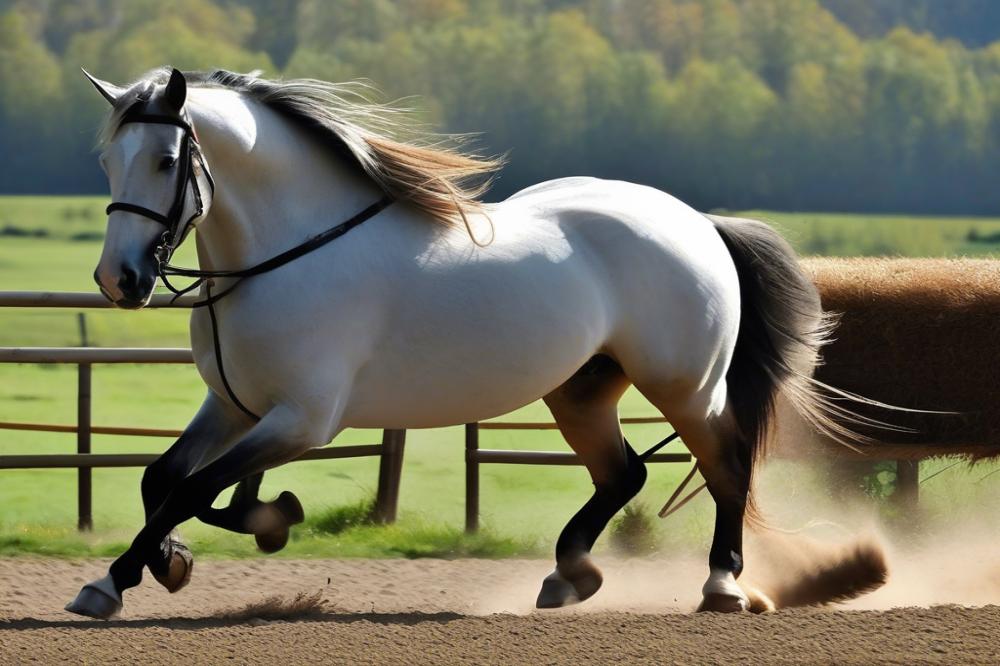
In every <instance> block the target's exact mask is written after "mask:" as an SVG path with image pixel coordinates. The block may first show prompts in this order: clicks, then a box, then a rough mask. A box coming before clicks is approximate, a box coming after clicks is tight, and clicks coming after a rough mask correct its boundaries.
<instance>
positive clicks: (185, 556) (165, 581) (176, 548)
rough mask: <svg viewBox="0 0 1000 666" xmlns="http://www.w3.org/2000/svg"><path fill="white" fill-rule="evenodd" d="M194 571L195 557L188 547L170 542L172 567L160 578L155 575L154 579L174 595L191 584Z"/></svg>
mask: <svg viewBox="0 0 1000 666" xmlns="http://www.w3.org/2000/svg"><path fill="white" fill-rule="evenodd" d="M193 569H194V556H193V555H192V554H191V551H190V550H188V547H187V546H185V545H184V544H182V543H181V542H179V541H171V542H170V565H169V566H168V567H167V573H166V574H164V575H162V576H158V575H156V574H155V573H154V574H153V578H155V579H156V582H157V583H159V584H160V585H162V586H163V587H165V588H167V592H169V593H170V594H173V593H174V592H179V591H180V590H182V589H183V588H184V587H185V586H186V585H187V584H188V583H190V582H191V571H192V570H193Z"/></svg>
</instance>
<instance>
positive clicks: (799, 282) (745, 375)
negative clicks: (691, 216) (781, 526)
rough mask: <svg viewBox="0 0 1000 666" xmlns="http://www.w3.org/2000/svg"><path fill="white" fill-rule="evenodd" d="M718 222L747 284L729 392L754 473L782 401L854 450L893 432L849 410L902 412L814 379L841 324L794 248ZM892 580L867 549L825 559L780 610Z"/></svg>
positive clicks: (751, 514) (747, 223)
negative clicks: (871, 407)
mask: <svg viewBox="0 0 1000 666" xmlns="http://www.w3.org/2000/svg"><path fill="white" fill-rule="evenodd" d="M708 217H709V219H710V220H711V221H712V222H713V223H714V224H715V228H716V229H717V230H718V232H719V235H720V236H721V237H722V240H723V242H724V243H725V244H726V247H727V248H728V249H729V253H730V255H731V256H732V259H733V263H734V264H735V265H736V273H737V276H738V278H739V283H740V298H741V303H742V311H741V319H740V329H739V333H738V336H737V340H736V348H735V351H734V353H733V359H732V362H731V364H730V368H729V371H728V373H727V375H726V383H727V385H728V389H729V399H730V403H731V405H732V409H733V413H734V415H735V419H736V422H737V425H738V427H739V428H740V430H741V433H742V435H743V437H742V441H743V445H744V446H746V447H748V449H749V450H748V451H745V452H744V453H745V454H746V457H745V459H747V460H749V461H750V462H751V469H753V467H754V466H755V465H754V463H755V462H757V461H759V460H760V458H761V457H762V456H763V455H764V453H765V449H766V446H767V441H768V438H769V435H770V431H771V427H772V426H773V422H774V411H775V401H776V399H777V397H778V395H779V394H780V395H781V396H782V397H783V398H785V399H786V400H787V402H788V403H789V404H790V405H791V406H792V408H793V409H794V410H795V411H796V412H797V413H798V414H799V415H800V416H801V417H802V418H803V419H804V420H805V421H806V422H808V423H809V424H810V425H811V426H812V427H813V428H815V429H816V430H817V431H819V432H820V433H822V434H823V435H826V436H828V437H830V438H832V439H834V440H835V441H838V442H841V443H842V444H845V445H846V446H849V447H852V448H856V446H857V445H859V444H864V443H867V442H868V441H869V440H868V438H866V437H865V436H863V435H860V434H858V433H856V432H854V430H852V429H851V427H850V426H851V425H852V424H865V425H875V426H879V427H883V428H888V429H893V426H891V425H889V424H886V423H882V422H880V421H875V420H873V419H870V418H867V417H864V416H860V415H858V414H856V413H854V412H853V411H851V410H850V409H848V408H847V407H845V406H843V403H844V402H847V403H848V404H849V403H851V402H854V403H855V404H857V403H867V404H875V405H879V406H881V407H886V408H888V409H898V408H893V407H892V406H890V405H883V404H881V403H878V402H875V401H872V400H868V399H867V398H863V397H861V396H857V395H854V394H852V393H848V392H846V391H841V390H839V389H836V388H833V387H831V386H828V385H826V384H824V383H822V382H820V381H817V380H816V379H814V378H813V376H812V373H813V369H814V368H815V367H816V365H817V364H818V363H819V362H820V351H821V350H822V348H823V346H824V345H826V344H827V343H828V342H829V341H830V336H831V333H832V332H833V329H834V327H835V326H836V317H834V316H831V315H829V314H824V313H823V310H822V307H821V305H820V298H819V293H818V292H817V290H816V287H815V285H813V283H812V281H811V280H809V278H808V277H807V276H806V274H805V273H804V272H803V271H802V269H801V268H800V267H799V264H798V260H797V258H796V256H795V253H794V251H793V250H792V248H791V247H790V246H789V245H788V243H787V242H786V241H785V240H784V239H783V238H782V237H781V236H780V235H779V234H778V233H777V232H775V231H774V230H773V229H771V227H769V226H768V225H766V224H764V223H763V222H758V221H755V220H747V219H740V218H729V217H717V216H714V215H710V216H708ZM751 487H752V486H751ZM747 516H748V519H749V520H750V521H751V522H752V523H755V524H756V525H758V526H765V524H764V521H763V520H762V519H761V517H760V513H759V511H758V510H757V508H756V505H755V503H754V502H753V495H752V493H751V496H750V498H749V503H748V511H747ZM885 575H886V569H885V561H884V557H883V556H882V555H881V551H880V550H879V549H878V548H877V547H874V546H872V545H870V544H867V543H866V544H864V545H858V546H857V547H856V548H855V549H853V550H851V549H848V550H847V551H845V552H844V553H843V554H841V555H840V556H839V557H834V558H832V559H830V558H827V559H825V561H824V562H823V563H822V564H821V565H819V566H817V567H816V568H815V569H813V570H812V571H811V572H810V574H809V575H808V576H803V577H802V578H801V579H800V580H798V582H797V584H795V585H792V586H790V587H789V588H788V589H781V590H776V591H775V592H776V593H775V594H774V596H775V597H776V598H775V601H776V602H777V604H779V605H781V606H790V605H807V604H814V603H827V602H831V601H838V600H843V599H845V598H851V597H854V596H858V595H860V594H863V593H864V592H866V591H869V590H871V589H874V588H876V587H878V586H880V585H881V584H882V582H884V580H885Z"/></svg>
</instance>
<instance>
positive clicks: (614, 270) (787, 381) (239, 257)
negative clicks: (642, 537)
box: [67, 69, 838, 617]
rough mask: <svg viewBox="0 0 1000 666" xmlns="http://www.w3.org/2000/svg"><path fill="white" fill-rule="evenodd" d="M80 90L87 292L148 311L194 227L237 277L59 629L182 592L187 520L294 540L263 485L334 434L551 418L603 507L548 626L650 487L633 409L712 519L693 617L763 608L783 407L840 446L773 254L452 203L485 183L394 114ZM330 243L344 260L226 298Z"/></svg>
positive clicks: (751, 240) (645, 204)
mask: <svg viewBox="0 0 1000 666" xmlns="http://www.w3.org/2000/svg"><path fill="white" fill-rule="evenodd" d="M88 76H89V75H88ZM91 80H92V82H93V83H94V85H95V86H96V87H97V88H98V90H99V91H100V92H101V93H102V94H103V95H104V97H105V98H106V99H107V100H108V101H109V102H111V104H112V107H113V110H112V113H111V115H110V118H109V120H108V124H107V127H106V128H105V130H104V132H103V153H102V155H101V163H102V165H103V166H104V169H105V171H106V172H107V175H108V179H109V182H110V187H111V193H112V196H113V198H114V201H116V202H117V203H116V204H113V205H112V206H111V207H109V217H108V228H107V237H106V240H105V245H104V251H103V254H102V256H101V259H100V263H99V265H98V267H97V271H96V273H95V278H96V279H97V281H98V284H99V285H100V287H101V290H102V292H103V293H104V294H105V295H106V296H107V297H108V298H110V299H111V300H113V301H114V302H115V303H116V304H118V305H120V306H122V307H128V308H138V307H142V306H143V305H144V304H145V303H146V302H147V301H148V299H149V297H150V295H151V293H152V290H153V286H154V283H155V282H156V279H157V274H158V272H157V269H158V260H157V257H159V259H160V260H163V261H165V260H167V259H169V256H168V255H169V251H170V248H171V247H172V246H174V245H176V244H177V243H179V242H180V241H181V240H183V238H184V235H185V234H186V232H187V231H189V230H190V228H192V227H194V226H197V248H198V257H199V263H200V266H201V268H202V269H204V270H207V271H226V270H231V271H237V275H236V276H235V277H228V278H227V277H219V276H218V275H216V278H215V279H214V281H213V282H210V283H207V284H205V285H203V287H202V292H201V293H202V296H203V298H204V299H206V300H207V299H210V298H212V299H217V300H214V303H213V305H212V307H210V308H209V307H204V308H198V309H196V310H195V311H194V312H193V314H192V318H191V346H192V348H193V349H194V356H195V359H196V362H197V367H198V370H199V371H200V373H201V375H202V377H203V378H204V380H205V383H206V384H207V385H208V389H209V390H208V396H207V397H206V399H205V402H204V404H203V405H202V407H201V410H200V411H199V412H198V414H197V415H196V416H195V418H194V420H193V421H192V422H191V424H190V425H189V426H188V428H187V429H186V430H185V432H184V434H183V435H182V436H181V438H180V439H179V440H178V441H177V443H176V444H174V446H173V447H172V448H171V449H170V450H169V451H168V452H167V453H166V454H165V455H164V456H163V457H162V458H161V459H160V460H159V461H157V462H156V463H154V464H153V465H151V466H150V468H149V469H148V470H147V472H146V474H145V476H144V478H143V500H144V503H145V506H146V513H147V520H146V524H145V526H144V527H143V528H142V530H141V531H140V532H139V533H138V535H137V536H136V537H135V540H134V541H133V543H132V545H131V546H130V547H129V549H128V550H127V551H126V552H125V553H124V554H123V555H121V557H119V558H118V559H117V560H116V561H115V562H114V564H112V566H111V568H110V572H109V574H108V575H107V576H106V577H104V578H102V579H100V580H98V581H95V582H93V583H91V584H88V585H86V586H85V587H84V588H83V589H82V590H81V592H80V594H79V595H78V597H77V598H76V600H75V601H73V602H72V603H71V604H70V605H69V606H68V607H67V608H68V609H69V610H72V611H74V612H77V613H81V614H84V615H89V616H93V617H109V616H111V615H113V614H114V613H116V612H118V611H119V610H120V608H121V605H122V593H123V592H124V591H125V590H126V589H128V588H130V587H133V586H135V585H137V584H138V583H139V582H140V580H141V578H142V570H143V567H144V566H148V567H149V568H150V570H151V571H152V572H153V573H154V574H155V575H156V577H157V579H158V580H160V582H161V583H163V584H164V585H166V586H167V587H168V588H169V589H171V590H172V591H173V590H176V589H179V588H180V587H181V586H183V584H184V583H186V582H187V579H188V576H189V574H190V565H191V561H190V556H189V554H187V553H186V552H185V550H184V549H183V547H182V546H181V545H180V543H179V541H178V540H177V538H176V537H175V536H172V530H173V529H174V528H175V526H176V525H178V524H179V523H181V522H183V521H185V520H188V519H190V518H192V517H195V516H199V517H201V518H203V519H205V520H209V522H214V523H215V524H222V525H224V526H227V527H230V528H232V529H237V530H239V531H244V532H252V533H256V534H258V536H262V535H263V536H264V537H266V536H267V535H268V534H270V533H273V532H275V531H280V530H281V529H282V528H284V529H287V523H288V522H294V520H295V519H296V518H297V519H301V516H300V515H299V516H297V517H296V516H293V515H291V514H295V513H296V510H297V507H295V506H291V505H293V504H296V503H295V502H288V503H287V505H286V506H284V507H281V506H279V507H278V508H279V509H280V510H279V511H277V512H275V511H270V512H268V511H263V510H262V509H263V508H268V507H270V508H273V505H262V504H261V503H260V502H257V501H256V499H255V497H256V487H255V486H254V483H255V481H254V479H256V483H259V478H260V477H259V475H260V473H262V472H263V471H264V470H266V469H270V468H272V467H275V466H277V465H281V464H282V463H285V462H287V461H289V460H292V459H293V458H295V457H297V456H299V455H301V454H302V453H303V452H304V451H306V450H307V449H309V448H312V447H317V446H322V445H324V444H326V443H328V442H330V441H331V440H332V439H333V437H334V436H336V435H337V433H339V432H340V431H341V430H343V429H344V428H429V427H438V426H449V425H455V424H462V423H469V422H474V421H480V420H483V419H488V418H491V417H495V416H498V415H501V414H504V413H507V412H510V411H511V410H514V409H517V408H519V407H521V406H523V405H526V404H528V403H531V402H532V401H534V400H537V399H539V398H542V399H544V400H545V402H546V403H547V405H548V406H549V408H550V409H551V410H552V414H553V416H554V417H555V420H556V421H557V423H558V425H559V429H560V430H561V432H562V434H563V436H564V437H565V438H566V440H567V442H568V443H569V445H570V446H571V447H572V448H573V450H574V451H576V452H577V453H578V454H579V456H580V458H581V459H582V460H583V462H584V463H585V464H586V466H587V469H588V470H589V472H590V474H591V476H592V478H593V481H594V484H595V487H596V490H595V493H594V495H593V497H592V498H591V499H590V501H588V502H587V503H586V505H585V506H584V507H583V508H582V509H581V510H580V512H579V513H578V514H577V515H576V516H574V517H573V519H572V520H571V521H570V522H569V524H568V525H567V526H566V528H565V529H564V530H563V532H562V534H561V536H560V538H559V540H558V543H557V547H556V568H555V571H554V572H553V573H552V574H551V575H550V576H548V577H547V578H546V579H545V580H544V581H543V584H542V589H541V592H540V594H539V597H538V605H539V607H558V606H563V605H566V604H570V603H574V602H578V601H582V600H584V599H586V598H588V597H590V596H591V595H592V594H594V592H596V591H597V589H598V588H599V587H600V585H601V582H602V579H601V574H600V571H599V569H598V568H597V567H596V566H595V565H594V564H593V563H592V562H591V559H590V557H589V554H590V550H591V547H592V546H593V544H594V541H595V539H596V538H597V536H598V535H599V534H600V532H601V530H602V529H603V528H604V527H605V525H606V524H607V522H608V521H609V520H610V518H611V517H612V516H613V515H614V514H615V512H617V511H618V510H619V509H620V508H621V507H622V506H624V505H625V503H626V502H627V501H628V500H629V499H630V498H632V497H633V496H634V495H635V494H636V493H637V492H638V491H639V489H640V488H641V487H642V485H643V482H644V481H645V478H646V470H645V467H644V464H643V462H642V460H641V459H640V458H639V457H638V456H637V455H636V454H635V452H634V451H633V450H632V449H631V447H630V446H629V445H628V443H627V442H625V440H624V438H623V436H622V432H621V429H620V427H619V421H618V414H617V409H616V405H617V402H618V400H619V398H620V397H621V395H622V394H623V392H624V391H625V389H626V388H627V386H628V385H629V384H634V385H635V386H636V387H637V388H638V390H639V391H640V392H641V393H642V395H644V396H645V397H646V398H648V399H649V401H650V402H651V403H652V404H653V405H655V406H656V408H657V409H658V410H659V411H661V412H662V413H663V415H664V416H665V417H666V418H667V420H669V421H670V423H671V424H673V426H674V427H675V429H676V430H677V431H678V432H679V433H680V435H681V436H682V438H683V440H684V442H685V444H686V445H687V447H688V448H689V449H690V451H691V452H692V453H693V454H694V456H695V457H696V458H697V461H698V465H699V467H700V470H701V473H702V474H703V475H704V477H705V479H706V480H707V484H708V488H709V490H710V492H711V494H712V497H713V498H714V500H715V502H716V509H717V517H716V523H715V534H714V541H713V545H712V548H711V552H710V555H709V564H710V575H709V578H708V581H707V582H706V584H705V586H704V588H703V595H704V600H703V603H702V608H704V609H711V610H728V611H739V610H746V609H748V608H749V607H750V606H751V601H752V600H751V599H749V598H748V595H747V593H746V592H745V591H744V589H742V588H741V586H740V584H739V583H738V582H737V577H738V576H739V574H740V572H741V570H742V568H743V556H742V527H743V523H744V517H745V513H746V511H747V506H748V498H749V495H750V490H751V474H752V472H753V469H754V464H755V462H756V461H757V460H758V458H759V456H760V455H761V454H762V452H763V447H764V444H765V441H766V439H767V435H768V431H769V426H770V425H771V421H772V412H773V405H774V401H775V399H776V397H777V396H778V394H779V392H780V393H781V394H782V395H783V396H785V397H787V399H788V400H789V401H790V403H791V404H793V405H794V406H795V407H796V409H798V410H799V411H800V412H801V413H803V414H804V415H805V416H806V417H807V418H808V419H809V420H810V421H812V422H814V423H818V424H819V425H821V426H822V427H825V428H830V429H834V430H836V428H837V427H838V426H837V425H836V423H835V422H834V421H833V420H832V419H831V418H830V410H831V406H830V405H829V403H828V401H825V400H824V399H823V398H822V397H821V395H820V391H819V390H818V385H817V384H816V383H815V382H813V380H811V379H810V378H809V373H810V371H811V369H812V366H813V365H814V364H815V362H816V359H817V352H818V350H819V348H820V346H821V345H822V344H823V343H824V341H825V335H826V332H827V330H828V327H827V326H826V322H825V320H824V318H823V316H822V314H821V311H820V308H819V301H818V297H817V294H816V292H815V289H814V287H813V286H812V284H811V283H810V282H809V281H808V280H807V278H806V277H805V276H804V275H803V274H802V272H801V271H800V269H799V267H798V265H797V263H796V260H795V257H794V255H793V253H792V251H791V249H790V248H789V247H788V246H787V244H786V243H785V242H784V241H783V240H782V239H781V238H780V237H779V236H778V235H777V234H776V233H775V232H774V231H772V230H771V229H770V228H768V227H767V226H766V225H764V224H761V223H759V222H753V221H748V220H737V219H723V218H716V217H711V216H706V215H703V214H701V213H699V212H697V211H695V210H693V209H691V208H690V207H688V206H687V205H685V204H683V203H681V202H680V201H678V200H677V199H674V198H672V197H670V196H669V195H667V194H664V193H663V192H660V191H658V190H655V189H652V188H649V187H643V186H639V185H634V184H630V183H625V182H613V181H606V180H597V179H593V178H567V179H561V180H556V181H551V182H546V183H542V184H540V185H537V186H534V187H531V188H529V189H527V190H524V191H522V192H519V193H518V194H516V195H514V196H512V197H511V198H509V199H507V200H506V201H504V202H502V203H500V204H495V205H486V204H481V203H479V202H478V201H477V198H478V196H479V194H480V193H481V188H477V187H473V186H469V185H467V183H468V180H467V178H468V177H475V176H479V175H485V174H489V173H490V172H491V171H493V170H494V169H496V168H497V166H498V165H497V163H496V162H494V161H490V160H482V159H479V158H476V157H474V156H471V155H468V154H464V153H463V152H462V151H461V150H460V149H458V148H450V149H442V148H440V147H434V146H431V145H429V144H426V143H424V144H416V143H413V142H410V143H407V142H405V141H402V140H394V139H392V138H390V136H389V131H390V130H391V129H392V127H391V126H392V125H393V124H394V123H396V122H398V121H396V120H394V114H393V112H392V110H391V109H385V108H383V107H377V106H373V105H371V104H366V103H364V102H363V101H361V100H359V99H358V98H355V97H353V96H352V94H351V89H350V88H349V87H345V86H336V85H332V84H327V83H322V82H318V81H287V82H280V81H268V80H264V79H261V78H257V77H255V76H252V75H248V76H244V75H237V74H232V73H229V72H215V73H212V74H188V75H184V74H182V73H181V72H179V71H177V70H173V71H171V70H170V69H162V70H156V71H154V72H151V73H150V74H148V75H146V76H145V77H144V78H143V79H142V80H140V81H139V82H138V83H135V84H133V85H131V86H129V87H128V88H120V87H117V86H114V85H112V84H110V83H107V82H103V81H99V80H97V79H93V78H91ZM209 167H210V169H211V173H212V174H213V175H214V181H215V185H214V187H213V184H212V177H211V176H209ZM480 185H481V183H480ZM386 197H390V198H391V200H392V202H391V204H390V203H389V201H388V200H386ZM362 212H363V213H362ZM346 220H350V221H351V224H350V225H348V227H349V228H351V229H350V231H349V232H347V227H340V226H338V225H340V224H341V223H342V222H344V221H346ZM361 222H363V224H362V223H361ZM164 227H167V233H166V234H165V238H161V237H163V236H164ZM331 228H337V229H338V230H337V232H336V233H334V234H333V235H339V236H340V237H339V238H337V239H336V240H335V241H333V242H329V243H328V244H323V245H322V246H321V247H319V243H314V244H313V245H314V246H316V247H311V246H305V250H310V249H311V251H308V252H306V251H305V250H302V251H301V252H299V254H297V255H296V256H294V257H293V259H294V260H292V259H288V257H287V256H286V259H287V261H284V262H278V263H280V265H278V266H277V267H273V270H268V271H267V272H260V274H257V273H252V274H253V275H254V277H244V278H242V279H241V278H240V277H239V275H240V273H239V269H245V268H248V267H253V266H257V265H259V264H260V263H261V262H264V261H266V260H268V259H271V258H272V257H275V256H278V255H281V253H283V252H285V251H287V250H289V249H292V248H297V247H300V246H302V244H303V243H305V242H307V241H308V240H309V239H311V238H313V237H315V236H317V235H319V234H322V233H323V232H325V231H327V230H330V229H331ZM328 236H329V234H328ZM326 240H329V238H327V239H326ZM160 245H166V246H167V247H166V248H163V247H160V248H159V249H158V246H160ZM293 254H294V253H293ZM237 284H238V288H235V289H233V290H232V291H231V292H230V293H226V292H227V290H228V289H229V288H230V287H234V286H235V285H237ZM211 289H214V291H211ZM223 294H225V297H224V298H222V297H220V296H221V295H223ZM245 479H250V480H251V481H250V482H249V485H250V488H249V489H248V490H247V492H245V493H242V494H243V495H247V498H245V499H246V501H245V502H243V501H242V500H240V501H234V503H233V505H231V506H230V507H229V509H226V510H221V511H220V510H215V511H216V513H225V512H228V513H227V514H226V516H225V518H224V519H223V518H220V517H219V516H218V515H216V516H215V517H214V519H213V510H211V508H210V507H211V504H212V501H213V500H214V499H215V497H216V496H217V495H218V494H219V493H220V492H221V491H222V490H223V489H225V488H226V487H228V486H231V485H233V484H235V483H237V482H240V481H241V480H245ZM244 485H246V483H245V484H244ZM279 547H280V544H279Z"/></svg>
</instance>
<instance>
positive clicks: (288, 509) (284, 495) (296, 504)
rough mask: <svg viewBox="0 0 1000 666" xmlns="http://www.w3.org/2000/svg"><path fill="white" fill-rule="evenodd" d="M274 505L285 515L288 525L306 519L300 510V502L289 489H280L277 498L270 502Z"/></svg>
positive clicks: (303, 512)
mask: <svg viewBox="0 0 1000 666" xmlns="http://www.w3.org/2000/svg"><path fill="white" fill-rule="evenodd" d="M272 504H274V506H275V507H276V508H277V509H278V511H281V513H282V515H283V516H285V520H287V521H288V524H289V525H298V524H299V523H301V522H302V521H303V520H305V519H306V513H305V511H303V510H302V502H300V501H299V498H298V497H296V496H295V493H293V492H291V491H290V490H282V491H281V494H280V495H278V499H276V500H274V502H272Z"/></svg>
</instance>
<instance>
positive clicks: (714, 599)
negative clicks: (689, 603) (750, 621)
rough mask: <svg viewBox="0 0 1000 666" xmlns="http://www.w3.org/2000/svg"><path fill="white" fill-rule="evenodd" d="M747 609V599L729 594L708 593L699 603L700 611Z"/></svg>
mask: <svg viewBox="0 0 1000 666" xmlns="http://www.w3.org/2000/svg"><path fill="white" fill-rule="evenodd" d="M746 610H748V603H747V600H746V599H742V598H740V597H733V596H730V595H728V594H706V595H705V596H704V598H702V600H701V603H700V604H699V605H698V612H699V613H743V612H744V611H746Z"/></svg>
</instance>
